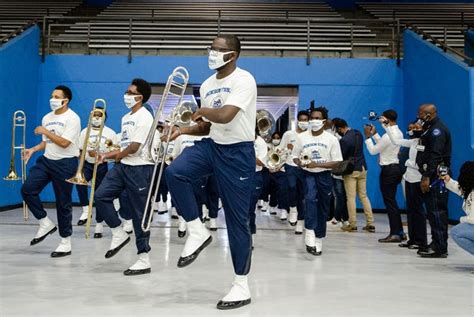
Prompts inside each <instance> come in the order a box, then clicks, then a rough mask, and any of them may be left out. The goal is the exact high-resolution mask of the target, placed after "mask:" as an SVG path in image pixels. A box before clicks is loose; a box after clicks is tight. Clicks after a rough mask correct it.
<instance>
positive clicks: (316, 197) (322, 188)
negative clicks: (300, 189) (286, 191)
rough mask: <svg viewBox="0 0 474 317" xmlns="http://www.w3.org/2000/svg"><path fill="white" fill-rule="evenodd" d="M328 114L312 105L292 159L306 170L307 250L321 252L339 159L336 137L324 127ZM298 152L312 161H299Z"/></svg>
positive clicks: (323, 109) (311, 252)
mask: <svg viewBox="0 0 474 317" xmlns="http://www.w3.org/2000/svg"><path fill="white" fill-rule="evenodd" d="M327 118H328V111H327V109H326V108H324V107H318V108H315V109H313V110H312V111H311V114H310V121H309V125H310V130H308V131H306V132H303V133H300V134H299V135H298V138H297V141H296V144H295V146H294V149H293V159H294V162H295V163H296V164H297V165H298V166H300V167H302V168H303V169H304V170H305V181H306V195H305V203H306V209H305V228H306V232H305V243H306V252H308V253H310V254H312V255H321V253H322V248H323V238H324V237H325V236H326V218H327V215H328V212H329V204H330V202H331V195H332V185H333V183H332V177H331V169H332V168H333V167H335V166H336V165H337V164H338V163H339V162H341V161H342V154H341V148H340V146H339V141H338V140H337V138H336V137H335V136H334V135H332V134H331V133H328V132H326V131H325V130H324V122H325V121H326V120H327ZM301 153H308V154H309V155H310V157H311V162H310V163H307V162H302V161H301V160H300V155H301Z"/></svg>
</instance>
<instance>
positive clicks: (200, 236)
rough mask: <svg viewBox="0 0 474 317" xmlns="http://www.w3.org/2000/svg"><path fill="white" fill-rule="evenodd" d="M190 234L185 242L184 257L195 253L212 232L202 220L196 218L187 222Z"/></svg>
mask: <svg viewBox="0 0 474 317" xmlns="http://www.w3.org/2000/svg"><path fill="white" fill-rule="evenodd" d="M186 226H187V229H188V232H189V235H188V238H187V239H186V243H185V244H184V249H183V252H182V253H181V256H182V257H186V256H189V255H191V254H193V253H194V251H196V250H197V249H198V248H199V247H200V246H201V245H202V244H203V243H204V241H206V240H207V239H208V238H209V237H210V236H211V234H210V233H209V231H207V229H206V226H205V225H204V224H203V223H202V222H201V220H200V219H199V218H196V219H194V220H193V221H189V222H187V223H186Z"/></svg>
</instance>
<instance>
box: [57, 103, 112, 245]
mask: <svg viewBox="0 0 474 317" xmlns="http://www.w3.org/2000/svg"><path fill="white" fill-rule="evenodd" d="M99 103H101V104H102V106H101V107H98V106H97V104H99ZM106 107H107V104H106V102H105V100H104V99H96V100H94V106H93V107H92V111H91V112H90V115H89V121H88V123H87V130H86V135H85V139H84V145H83V147H82V152H81V158H80V160H79V166H78V167H77V171H76V175H75V176H74V177H71V178H69V179H66V181H67V182H68V183H72V184H76V185H82V186H89V185H90V186H91V194H90V196H89V206H88V213H87V222H86V239H88V238H89V236H90V228H91V222H92V206H93V204H94V194H95V181H96V178H97V167H98V166H99V160H98V156H99V153H100V142H99V141H97V142H94V143H92V144H91V143H89V136H90V132H91V129H92V118H93V117H95V116H96V113H101V114H102V120H101V124H100V127H99V132H98V133H97V138H96V140H101V138H102V131H103V130H104V126H105V109H106ZM91 145H92V148H93V151H95V153H96V156H95V162H94V169H93V172H92V179H91V182H90V183H89V182H88V181H87V180H86V178H85V177H84V163H85V160H86V153H87V151H88V150H89V149H90V148H91Z"/></svg>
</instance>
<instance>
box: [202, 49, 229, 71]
mask: <svg viewBox="0 0 474 317" xmlns="http://www.w3.org/2000/svg"><path fill="white" fill-rule="evenodd" d="M233 52H234V51H230V52H219V51H215V50H209V57H208V60H207V62H208V65H209V68H210V69H218V68H221V67H222V66H224V65H225V64H227V63H229V62H230V61H232V59H229V60H228V61H224V56H225V55H227V54H230V53H233Z"/></svg>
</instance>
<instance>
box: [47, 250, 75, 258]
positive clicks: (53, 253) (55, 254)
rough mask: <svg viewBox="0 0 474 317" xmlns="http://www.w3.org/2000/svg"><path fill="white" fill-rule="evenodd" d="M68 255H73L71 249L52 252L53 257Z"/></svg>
mask: <svg viewBox="0 0 474 317" xmlns="http://www.w3.org/2000/svg"><path fill="white" fill-rule="evenodd" d="M68 255H71V251H69V252H56V251H54V252H51V257H52V258H61V257H63V256H68Z"/></svg>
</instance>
